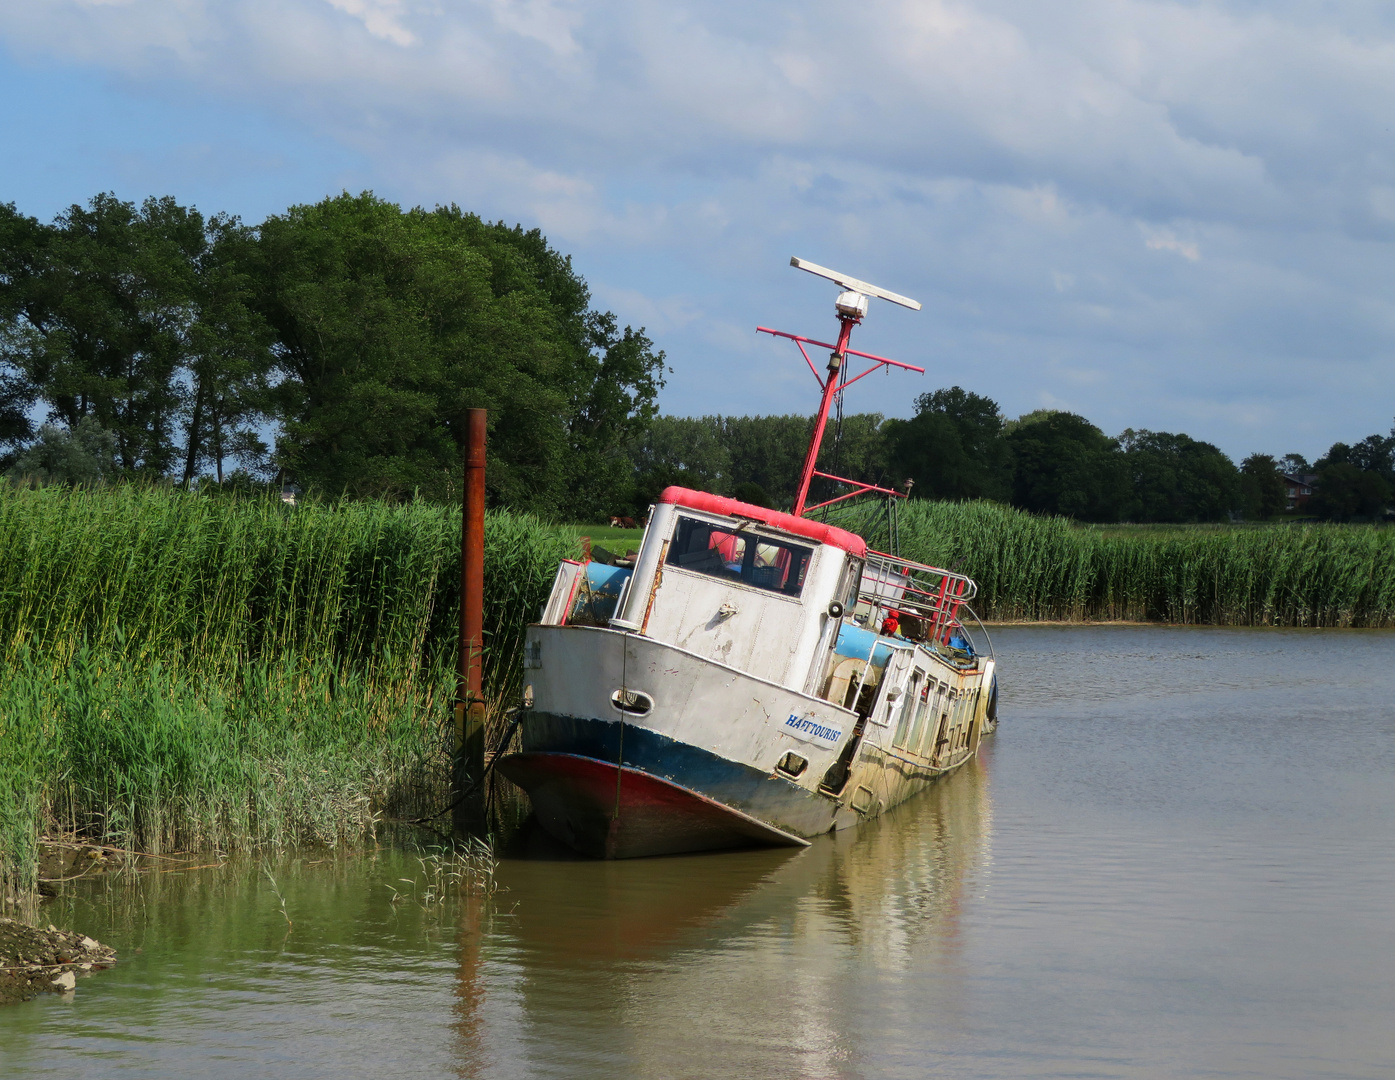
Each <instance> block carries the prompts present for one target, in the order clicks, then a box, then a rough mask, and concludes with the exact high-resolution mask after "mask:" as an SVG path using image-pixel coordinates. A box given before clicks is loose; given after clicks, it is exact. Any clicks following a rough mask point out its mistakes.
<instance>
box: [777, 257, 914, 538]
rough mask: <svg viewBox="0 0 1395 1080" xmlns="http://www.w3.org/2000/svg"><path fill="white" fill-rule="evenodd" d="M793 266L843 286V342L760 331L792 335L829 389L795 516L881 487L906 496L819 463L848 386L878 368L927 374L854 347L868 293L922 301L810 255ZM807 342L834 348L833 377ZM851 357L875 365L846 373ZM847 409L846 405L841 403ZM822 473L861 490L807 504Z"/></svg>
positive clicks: (839, 304) (907, 303)
mask: <svg viewBox="0 0 1395 1080" xmlns="http://www.w3.org/2000/svg"><path fill="white" fill-rule="evenodd" d="M790 265H791V266H793V267H795V268H796V269H798V270H806V271H808V272H809V273H811V274H816V275H818V276H819V277H821V278H827V279H828V280H829V281H831V282H833V283H834V284H835V285H838V286H840V287H841V288H842V289H843V292H841V293H839V294H838V299H837V300H836V301H834V307H835V309H836V310H837V312H838V324H839V326H838V343H837V344H836V345H830V344H829V343H827V342H825V341H815V340H814V339H813V338H808V337H802V336H800V335H799V334H787V333H785V332H784V331H783V330H771V329H770V328H769V327H765V326H757V327H756V333H758V334H771V335H773V336H775V337H782V338H789V339H790V340H791V341H793V342H794V343H795V344H796V345H797V346H799V351H800V353H801V354H802V355H803V356H804V362H805V363H806V364H808V365H809V370H810V371H812V372H813V373H814V378H815V379H817V380H818V382H819V387H820V389H821V390H822V391H823V398H822V400H821V401H820V402H819V414H818V417H817V418H816V419H815V421H814V433H813V436H812V437H811V438H810V440H809V449H808V450H807V451H806V452H805V454H804V466H803V468H802V469H801V470H800V474H799V489H798V491H797V492H796V494H795V499H794V516H795V517H803V516H804V514H805V512H806V511H807V510H817V509H819V508H820V507H823V506H832V505H833V504H834V503H837V502H842V501H843V500H845V499H853V498H856V497H857V496H859V495H865V494H867V493H868V492H869V491H877V492H881V493H882V494H884V495H886V496H887V497H888V498H890V497H896V496H899V497H901V498H905V497H906V496H905V495H904V494H903V493H902V492H899V491H893V490H892V489H891V488H884V487H878V486H877V485H876V484H866V483H863V482H861V481H859V480H847V479H844V478H843V477H841V476H833V475H832V474H830V473H823V472H819V471H818V469H817V468H816V467H815V466H817V464H818V460H819V448H820V447H821V446H822V445H823V433H824V429H825V428H827V426H828V410H829V407H830V406H831V405H832V404H833V400H834V398H835V397H836V398H837V399H838V401H839V402H840V403H841V402H842V400H843V398H842V394H843V391H844V390H845V389H847V388H848V387H849V386H851V385H852V384H853V383H855V382H857V380H858V379H860V378H862V377H863V375H870V374H872V372H874V371H876V370H877V369H878V368H885V367H898V368H904V369H905V370H907V371H916V372H919V373H920V374H922V375H924V374H925V369H924V368H923V367H916V366H915V365H914V364H903V363H902V362H901V361H900V360H891V359H889V358H887V357H885V356H876V355H874V354H872V353H865V352H858V351H857V350H856V349H850V348H848V339H849V338H850V337H851V336H852V328H853V327H854V326H856V325H857V324H858V323H860V322H861V321H862V320H863V318H864V317H865V316H866V314H867V298H868V297H870V296H875V297H877V298H878V299H879V300H889V301H890V302H891V303H893V304H900V305H901V306H902V307H907V308H910V309H911V310H913V311H919V310H920V304H919V303H918V302H916V301H915V300H912V299H911V298H910V297H908V296H902V295H901V294H900V293H894V292H891V291H890V290H888V289H881V288H878V287H877V286H876V285H870V284H868V283H867V282H865V281H862V280H861V279H859V278H855V277H850V276H849V275H847V274H840V273H838V272H837V271H836V270H830V269H828V268H827V267H825V266H820V265H818V263H811V262H808V261H807V260H805V259H790ZM805 345H813V346H815V347H816V348H820V349H828V350H830V352H829V355H828V376H827V378H825V377H824V376H822V375H820V374H819V371H818V368H816V367H814V362H813V361H812V360H811V359H809V353H808V352H807V351H806V350H805V348H804V346H805ZM849 356H860V357H862V358H863V359H864V360H871V361H873V364H872V366H871V367H869V368H868V369H867V370H866V371H864V372H862V373H861V374H860V375H854V376H853V377H852V378H850V379H849V378H845V377H844V376H843V361H844V359H845V358H846V357H849ZM840 408H841V405H840ZM816 476H818V477H822V478H823V479H825V480H832V481H833V482H834V483H838V484H846V485H848V486H850V487H852V488H854V489H855V490H853V491H849V492H847V493H846V494H843V495H839V496H837V497H835V498H832V499H826V500H825V501H823V502H821V503H815V504H814V505H813V506H806V505H805V503H806V502H807V501H808V498H809V485H810V484H811V483H813V480H814V477H816Z"/></svg>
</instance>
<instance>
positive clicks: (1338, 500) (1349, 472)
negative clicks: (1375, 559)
mask: <svg viewBox="0 0 1395 1080" xmlns="http://www.w3.org/2000/svg"><path fill="white" fill-rule="evenodd" d="M1317 478H1318V479H1317V488H1316V490H1315V491H1314V492H1313V497H1312V500H1311V501H1310V502H1309V503H1308V508H1309V509H1310V510H1311V511H1312V512H1313V513H1314V514H1316V515H1317V516H1318V517H1321V518H1327V519H1328V520H1330V521H1351V520H1352V519H1353V518H1376V517H1380V516H1381V515H1383V514H1384V513H1385V511H1386V508H1387V507H1388V506H1389V505H1390V502H1391V498H1392V488H1391V485H1390V483H1389V482H1388V481H1387V480H1386V479H1385V477H1383V476H1381V475H1380V473H1377V472H1371V471H1368V470H1366V469H1362V468H1360V467H1358V466H1356V465H1353V464H1352V463H1351V462H1349V461H1329V462H1325V463H1319V465H1318V467H1317Z"/></svg>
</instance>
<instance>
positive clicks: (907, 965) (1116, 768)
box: [0, 628, 1395, 1080]
mask: <svg viewBox="0 0 1395 1080" xmlns="http://www.w3.org/2000/svg"><path fill="white" fill-rule="evenodd" d="M994 638H995V643H996V644H997V646H998V651H999V655H1000V656H1001V657H1003V659H1004V669H1005V670H1007V671H1009V672H1010V673H1011V674H1010V678H1008V679H1006V680H1005V685H1004V690H1003V714H1004V717H1005V722H1004V725H1003V727H1002V728H1001V729H1000V731H999V733H998V734H997V735H995V736H994V737H993V739H992V741H991V743H990V746H989V750H988V756H987V758H986V759H985V760H983V761H980V762H979V763H977V764H975V765H973V766H971V767H969V768H968V769H966V770H964V771H962V772H960V773H958V774H956V775H955V776H953V777H950V778H948V779H947V780H946V781H944V782H942V783H941V784H939V785H937V786H935V787H932V788H931V789H930V790H928V791H927V792H925V793H924V794H923V795H921V796H919V797H917V798H916V799H914V800H912V801H911V802H909V803H907V804H904V805H902V806H900V807H898V808H896V810H894V811H893V812H892V813H890V814H888V815H887V816H886V817H884V818H882V819H881V820H879V821H877V822H874V823H872V824H870V825H868V826H866V827H864V829H863V830H862V832H861V834H860V835H856V834H851V833H847V834H841V835H838V836H835V837H829V838H825V839H823V840H821V841H820V842H819V843H817V844H815V845H814V846H812V847H810V848H808V849H806V850H804V851H795V852H790V851H748V852H733V853H721V854H713V855H705V856H691V857H682V858H673V859H653V860H641V861H637V862H629V863H596V862H588V861H570V860H566V859H559V858H558V857H556V853H555V852H554V853H553V854H552V855H550V856H549V855H547V853H546V852H542V851H537V850H534V851H532V853H531V857H530V858H528V859H522V858H509V859H506V860H505V861H504V862H503V864H502V865H501V866H500V868H499V874H498V880H499V883H500V885H502V886H503V887H504V888H505V889H506V890H507V891H503V892H501V893H499V895H498V896H497V897H496V899H495V902H494V903H493V904H492V905H482V904H479V903H477V902H470V901H462V900H458V899H454V898H453V899H451V900H450V901H449V902H448V903H444V904H439V903H434V902H426V892H425V889H424V885H423V882H424V878H423V866H422V864H421V863H420V862H419V861H418V860H419V856H420V855H421V854H422V853H420V852H418V851H415V850H414V849H413V848H411V847H410V846H404V845H403V844H401V843H399V842H393V843H391V844H387V843H385V844H383V845H381V846H379V847H377V848H370V849H369V850H366V851H361V852H355V853H353V854H343V853H340V854H336V855H334V856H332V857H331V856H324V855H321V856H307V857H301V858H295V857H286V858H284V859H273V860H272V861H271V862H270V863H268V867H269V868H270V870H271V871H272V874H273V875H274V877H275V884H276V889H277V890H279V892H280V894H281V895H283V896H284V897H285V899H286V911H287V913H288V914H289V916H290V917H291V918H292V919H293V920H294V928H293V929H291V928H290V927H288V926H287V921H286V917H285V916H284V915H283V914H282V911H281V907H280V903H279V901H278V898H277V893H276V891H275V890H273V888H272V883H271V881H269V880H268V879H267V877H266V875H265V873H264V872H263V867H262V865H261V863H260V861H250V862H243V863H231V864H229V865H228V866H227V867H226V868H224V869H222V870H211V869H210V870H199V871H191V872H174V873H168V874H158V875H147V876H143V877H141V878H140V879H138V880H131V881H127V882H111V883H102V882H90V881H79V882H72V883H69V884H67V885H65V886H64V887H63V888H64V890H65V891H64V894H63V896H62V897H61V898H60V899H59V900H58V901H56V902H55V903H54V904H53V905H50V906H48V907H47V909H46V911H45V915H44V917H45V918H46V919H47V920H50V921H52V922H54V923H58V924H63V925H69V926H72V927H74V928H77V929H81V930H82V931H83V932H85V933H90V934H92V935H93V936H94V937H96V938H98V939H100V940H103V941H107V942H109V943H111V944H112V945H114V946H116V947H117V948H118V949H119V950H120V951H121V960H120V962H119V963H118V965H117V967H116V968H115V969H113V970H111V971H106V972H102V973H101V974H100V975H98V976H96V977H94V978H92V979H86V980H83V981H81V982H80V983H79V988H78V992H77V995H76V998H75V999H73V1000H72V1001H66V1002H65V1001H61V1000H59V999H57V998H49V999H45V1000H41V1001H34V1002H28V1003H26V1004H24V1005H20V1006H14V1007H11V1008H8V1009H6V1010H4V1011H3V1012H0V1076H4V1077H6V1078H8V1077H9V1076H12V1075H13V1076H22V1077H25V1078H26V1080H27V1078H30V1077H54V1078H60V1077H61V1078H64V1080H66V1078H67V1077H71V1076H74V1075H81V1076H84V1077H88V1076H91V1077H127V1076H133V1077H140V1078H142V1080H146V1078H153V1077H171V1078H174V1077H180V1078H182V1077H184V1076H188V1075H190V1074H191V1073H193V1074H198V1075H201V1076H204V1075H206V1076H214V1077H229V1078H238V1080H241V1078H242V1077H245V1076H276V1077H278V1080H280V1078H302V1077H315V1078H321V1077H323V1078H325V1080H331V1078H332V1080H343V1078H345V1077H372V1078H375V1080H376V1078H377V1077H381V1076H391V1077H392V1078H393V1080H405V1078H408V1077H416V1076H421V1077H431V1078H437V1077H440V1076H450V1075H460V1076H465V1077H489V1078H491V1080H492V1078H494V1077H505V1078H512V1077H549V1078H551V1077H556V1076H562V1077H600V1076H606V1077H610V1076H640V1077H660V1076H662V1077H670V1076H674V1077H685V1076H692V1077H728V1076H732V1077H735V1076H741V1077H743V1078H744V1077H756V1078H763V1077H840V1078H841V1077H863V1076H874V1077H877V1078H878V1080H881V1078H884V1077H893V1076H895V1077H901V1076H904V1077H908V1078H911V1077H914V1078H919V1077H922V1076H925V1075H928V1074H933V1075H936V1076H955V1077H982V1076H993V1077H1033V1078H1037V1077H1043V1076H1101V1077H1117V1078H1127V1080H1133V1078H1149V1080H1151V1078H1152V1077H1158V1076H1230V1077H1247V1078H1254V1080H1274V1078H1276V1077H1292V1078H1294V1080H1299V1078H1302V1080H1306V1078H1307V1077H1310V1076H1317V1075H1322V1076H1352V1077H1382V1078H1383V1077H1387V1076H1392V1075H1395V1027H1393V1026H1392V1025H1391V1024H1390V1016H1391V1015H1392V1014H1395V977H1392V975H1391V965H1390V960H1389V958H1390V957H1391V956H1392V955H1395V706H1392V702H1395V665H1393V664H1391V662H1390V660H1391V657H1392V656H1395V635H1392V634H1373V633H1365V634H1363V633H1355V632H1352V633H1347V632H1338V631H1323V632H1321V633H1299V632H1269V631H1265V632H1242V631H1220V630H1174V629H1165V628H1122V629H1121V628H1109V629H1099V628H1069V629H1053V628H1013V629H1011V630H1003V631H1001V632H998V633H995V635H994ZM403 878H409V879H412V882H414V883H409V882H407V881H403V880H402V879H403ZM288 931H289V932H288Z"/></svg>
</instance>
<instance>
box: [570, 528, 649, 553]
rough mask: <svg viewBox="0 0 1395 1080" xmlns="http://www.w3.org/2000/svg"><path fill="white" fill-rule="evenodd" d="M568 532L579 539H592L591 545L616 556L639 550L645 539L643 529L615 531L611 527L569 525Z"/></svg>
mask: <svg viewBox="0 0 1395 1080" xmlns="http://www.w3.org/2000/svg"><path fill="white" fill-rule="evenodd" d="M567 530H568V531H569V532H573V533H575V534H576V536H577V537H578V538H580V537H583V536H587V537H590V538H591V543H593V544H598V545H599V546H601V547H603V548H605V549H606V550H608V551H610V552H612V553H614V554H616V555H624V554H625V552H627V551H635V550H638V548H639V542H640V540H641V539H643V537H644V530H643V529H613V528H611V527H610V526H609V525H568V526H567Z"/></svg>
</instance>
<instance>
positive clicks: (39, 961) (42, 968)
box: [0, 918, 116, 1005]
mask: <svg viewBox="0 0 1395 1080" xmlns="http://www.w3.org/2000/svg"><path fill="white" fill-rule="evenodd" d="M114 963H116V950H115V949H112V948H108V947H107V946H106V945H103V944H101V943H100V942H97V941H93V940H92V939H91V938H90V937H84V936H83V935H82V934H74V933H70V932H69V931H67V930H59V929H58V928H57V927H55V926H49V927H48V929H46V930H45V929H40V928H39V927H37V926H29V925H27V924H25V923H21V922H15V921H14V920H13V919H6V918H0V1005H8V1004H10V1003H11V1002H15V1001H25V1000H27V999H29V998H32V997H35V996H37V995H38V994H44V993H63V994H71V993H72V992H73V990H74V988H75V986H76V984H77V980H78V979H79V978H82V977H83V976H86V975H88V974H90V973H91V972H93V971H101V970H103V969H105V968H109V967H111V965H112V964H114Z"/></svg>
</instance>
